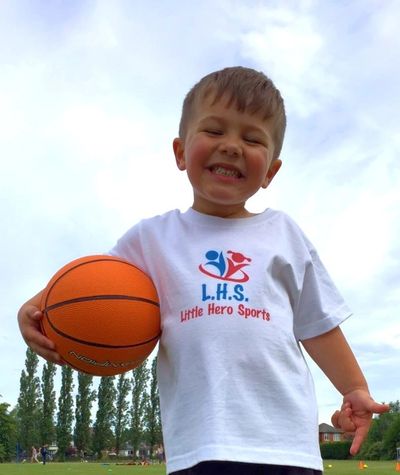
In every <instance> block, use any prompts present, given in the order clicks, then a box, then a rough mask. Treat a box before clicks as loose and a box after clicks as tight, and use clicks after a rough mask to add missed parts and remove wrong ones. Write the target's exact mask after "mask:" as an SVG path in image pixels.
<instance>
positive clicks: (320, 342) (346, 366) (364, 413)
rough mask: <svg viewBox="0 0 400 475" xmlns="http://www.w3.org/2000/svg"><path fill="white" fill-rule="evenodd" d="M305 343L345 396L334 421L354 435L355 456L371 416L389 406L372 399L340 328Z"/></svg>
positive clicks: (352, 447)
mask: <svg viewBox="0 0 400 475" xmlns="http://www.w3.org/2000/svg"><path fill="white" fill-rule="evenodd" d="M302 344H303V346H304V348H305V349H306V351H307V353H308V354H309V355H310V356H311V358H312V359H313V360H314V361H315V362H316V363H317V365H318V366H319V367H320V368H321V370H322V371H323V372H324V373H325V374H326V376H327V377H328V378H329V380H330V381H331V382H332V384H333V385H334V386H335V388H336V389H337V390H338V391H339V392H340V393H341V394H342V395H343V406H342V408H341V411H336V412H335V414H334V415H333V416H332V422H333V424H334V425H335V426H336V427H339V428H342V429H343V430H344V431H345V432H349V433H353V434H354V439H353V443H352V446H351V448H350V453H351V454H352V455H354V454H356V453H357V452H358V451H359V449H360V447H361V444H362V442H363V441H364V439H365V437H366V436H367V434H368V430H369V427H370V425H371V419H372V415H373V414H374V413H377V414H382V413H384V412H387V411H388V410H389V406H388V405H386V404H378V403H377V402H375V401H374V400H373V399H372V398H371V396H370V394H369V390H368V384H367V382H366V380H365V378H364V375H363V373H362V371H361V368H360V366H359V365H358V363H357V360H356V358H355V356H354V354H353V352H352V351H351V348H350V346H349V345H348V343H347V341H346V339H345V337H344V335H343V333H342V331H341V329H340V328H339V327H336V328H334V329H333V330H331V331H329V332H327V333H324V334H323V335H319V336H317V337H314V338H310V339H308V340H304V341H302Z"/></svg>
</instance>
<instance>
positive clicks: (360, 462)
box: [358, 460, 364, 470]
mask: <svg viewBox="0 0 400 475" xmlns="http://www.w3.org/2000/svg"><path fill="white" fill-rule="evenodd" d="M358 468H359V469H360V470H364V461H363V460H360V461H359V462H358Z"/></svg>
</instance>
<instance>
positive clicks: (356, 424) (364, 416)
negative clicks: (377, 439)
mask: <svg viewBox="0 0 400 475" xmlns="http://www.w3.org/2000/svg"><path fill="white" fill-rule="evenodd" d="M389 410H390V406H389V405H388V404H379V403H377V402H376V401H374V400H373V399H372V398H371V396H370V395H369V393H368V391H367V390H365V389H355V390H354V391H351V392H349V393H347V394H346V395H345V396H344V398H343V405H342V407H341V409H340V411H336V412H335V413H334V414H333V416H332V424H333V425H334V427H336V428H337V429H342V430H343V431H344V432H345V433H346V434H350V435H353V436H354V438H353V443H352V444H351V447H350V453H351V455H355V454H356V453H357V452H358V451H359V450H360V447H361V444H362V443H363V442H364V439H365V438H366V436H367V434H368V431H369V428H370V425H371V421H372V416H373V414H383V413H385V412H388V411H389Z"/></svg>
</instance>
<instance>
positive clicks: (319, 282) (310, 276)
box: [294, 249, 351, 340]
mask: <svg viewBox="0 0 400 475" xmlns="http://www.w3.org/2000/svg"><path fill="white" fill-rule="evenodd" d="M310 257H311V259H310V260H309V262H308V263H307V264H306V267H305V271H304V278H303V285H302V290H301V293H300V296H299V299H298V302H297V306H296V309H295V314H294V334H295V336H296V339H297V340H306V339H308V338H313V337H315V336H318V335H322V334H323V333H326V332H328V331H330V330H332V329H333V328H336V327H337V326H338V325H340V324H341V323H342V322H343V321H344V320H346V319H347V318H348V317H350V315H351V311H350V309H349V307H348V306H347V305H346V303H345V302H344V300H343V298H342V296H341V295H340V293H339V291H338V289H337V288H336V286H335V284H334V283H333V281H332V279H331V277H330V276H329V274H328V272H327V270H326V269H325V267H324V265H323V263H322V262H321V260H320V258H319V256H318V254H317V252H316V251H315V250H314V249H311V250H310Z"/></svg>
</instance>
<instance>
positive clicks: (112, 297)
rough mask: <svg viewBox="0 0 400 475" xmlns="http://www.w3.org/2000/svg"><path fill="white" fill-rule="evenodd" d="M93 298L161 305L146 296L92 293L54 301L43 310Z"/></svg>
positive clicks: (46, 310)
mask: <svg viewBox="0 0 400 475" xmlns="http://www.w3.org/2000/svg"><path fill="white" fill-rule="evenodd" d="M93 300H134V301H136V302H144V303H149V304H150V305H155V306H156V307H159V306H160V304H159V303H158V302H155V301H154V300H150V299H145V298H144V297H132V296H130V295H92V296H88V297H77V298H75V299H69V300H64V301H62V302H57V303H54V304H53V305H49V306H48V307H46V308H45V309H44V310H43V311H44V312H48V311H49V310H54V309H55V308H59V307H63V306H64V305H70V304H74V303H80V302H88V301H93Z"/></svg>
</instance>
